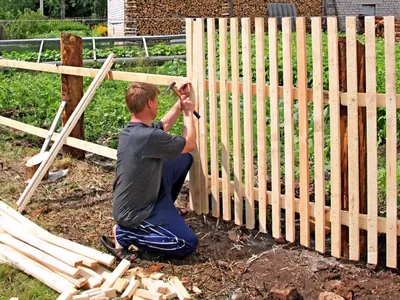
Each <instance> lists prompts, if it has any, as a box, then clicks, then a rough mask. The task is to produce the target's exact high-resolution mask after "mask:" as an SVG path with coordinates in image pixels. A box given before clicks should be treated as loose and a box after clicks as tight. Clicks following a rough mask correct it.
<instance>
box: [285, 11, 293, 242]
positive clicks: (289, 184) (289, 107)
mask: <svg viewBox="0 0 400 300" xmlns="http://www.w3.org/2000/svg"><path fill="white" fill-rule="evenodd" d="M291 21H292V20H291V18H282V48H283V90H284V92H283V93H284V102H285V103H284V123H285V215H286V240H288V241H289V242H294V241H295V239H296V236H295V233H296V231H295V223H294V218H295V215H294V212H295V208H294V121H293V66H292V22H291Z"/></svg>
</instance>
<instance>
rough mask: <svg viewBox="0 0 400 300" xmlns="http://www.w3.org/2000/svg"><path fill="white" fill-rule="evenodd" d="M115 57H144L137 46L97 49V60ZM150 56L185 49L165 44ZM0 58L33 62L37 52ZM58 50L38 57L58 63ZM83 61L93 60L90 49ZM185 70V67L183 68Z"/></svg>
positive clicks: (153, 49) (151, 50) (7, 53)
mask: <svg viewBox="0 0 400 300" xmlns="http://www.w3.org/2000/svg"><path fill="white" fill-rule="evenodd" d="M111 52H112V53H114V54H115V56H116V57H142V56H144V55H145V52H144V48H143V47H139V46H131V47H129V46H121V47H111V48H97V49H96V57H97V58H107V56H108V55H109V54H110V53H111ZM148 52H149V55H150V56H174V55H185V54H186V47H185V46H184V45H174V46H169V45H166V44H157V45H154V46H151V47H149V48H148ZM0 56H3V58H6V59H14V60H23V61H34V62H36V61H37V59H38V52H33V51H0ZM60 59H61V57H60V50H45V51H43V52H42V54H41V56H40V60H41V61H43V62H44V61H59V60H60ZM83 59H93V50H92V49H86V48H85V49H83ZM185 70H186V67H185Z"/></svg>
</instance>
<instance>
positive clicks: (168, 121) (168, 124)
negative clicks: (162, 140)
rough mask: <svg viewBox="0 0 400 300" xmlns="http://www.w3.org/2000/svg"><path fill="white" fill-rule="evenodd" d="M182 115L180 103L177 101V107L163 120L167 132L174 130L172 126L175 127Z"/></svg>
mask: <svg viewBox="0 0 400 300" xmlns="http://www.w3.org/2000/svg"><path fill="white" fill-rule="evenodd" d="M180 114H181V108H180V101H177V102H176V103H175V105H174V106H173V107H172V108H171V109H170V110H169V111H168V112H167V113H166V114H165V116H164V117H163V118H162V119H161V122H162V124H163V127H164V131H165V132H168V131H169V130H170V129H171V128H172V126H174V124H175V122H176V120H178V118H179V115H180Z"/></svg>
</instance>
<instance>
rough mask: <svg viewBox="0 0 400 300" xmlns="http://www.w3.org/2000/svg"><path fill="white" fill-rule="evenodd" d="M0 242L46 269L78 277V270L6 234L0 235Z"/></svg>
mask: <svg viewBox="0 0 400 300" xmlns="http://www.w3.org/2000/svg"><path fill="white" fill-rule="evenodd" d="M0 242H1V243H3V244H5V245H7V246H9V247H11V248H14V249H15V250H16V251H18V252H20V253H22V254H24V255H26V256H28V257H30V258H31V259H33V260H35V261H37V262H40V263H41V264H43V265H46V266H48V267H52V268H53V269H55V270H57V271H60V272H63V273H64V274H66V275H69V276H71V277H75V278H76V277H78V275H79V270H78V269H77V268H74V267H72V266H70V265H68V264H66V263H64V262H63V261H61V260H58V259H56V258H54V257H53V256H50V255H48V254H46V253H44V252H42V251H40V250H38V249H36V248H34V247H32V246H30V245H29V244H26V243H24V242H21V241H20V240H18V239H15V238H13V237H11V236H10V235H8V234H5V233H0Z"/></svg>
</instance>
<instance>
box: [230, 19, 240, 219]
mask: <svg viewBox="0 0 400 300" xmlns="http://www.w3.org/2000/svg"><path fill="white" fill-rule="evenodd" d="M238 27H239V24H238V19H237V18H231V19H230V31H231V67H232V122H233V177H234V190H233V191H234V198H235V224H236V225H242V224H243V194H242V130H241V126H240V111H241V107H240V93H239V45H238V40H239V37H238V36H239V34H238Z"/></svg>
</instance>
